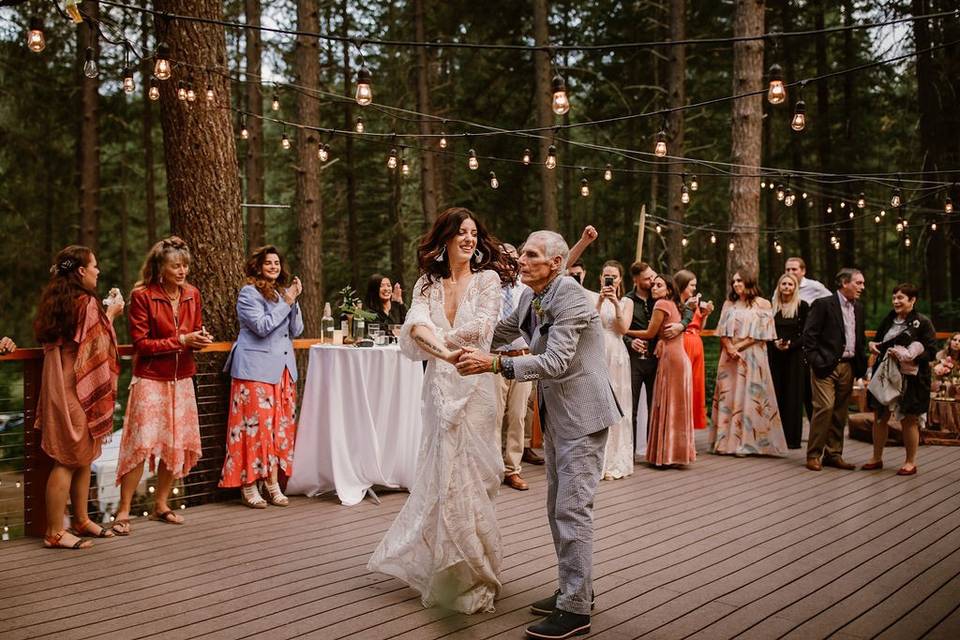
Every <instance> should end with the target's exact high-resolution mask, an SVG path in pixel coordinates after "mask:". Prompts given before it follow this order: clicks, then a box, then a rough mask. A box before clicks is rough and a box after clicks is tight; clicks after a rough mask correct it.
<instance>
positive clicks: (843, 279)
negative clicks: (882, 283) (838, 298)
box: [836, 267, 863, 287]
mask: <svg viewBox="0 0 960 640" xmlns="http://www.w3.org/2000/svg"><path fill="white" fill-rule="evenodd" d="M858 273H859V274H860V275H863V272H861V271H860V269H854V268H853V267H844V268H843V269H840V271H837V277H836V283H837V286H838V287H842V286H843V285H845V284H847V283H848V282H850V281H851V280H853V276H855V275H857V274H858Z"/></svg>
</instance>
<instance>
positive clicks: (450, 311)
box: [367, 208, 515, 613]
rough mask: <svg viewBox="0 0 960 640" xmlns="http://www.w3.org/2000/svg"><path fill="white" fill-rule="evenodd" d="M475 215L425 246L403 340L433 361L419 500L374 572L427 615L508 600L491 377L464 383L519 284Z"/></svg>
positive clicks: (443, 229) (396, 525)
mask: <svg viewBox="0 0 960 640" xmlns="http://www.w3.org/2000/svg"><path fill="white" fill-rule="evenodd" d="M499 246H500V243H499V241H497V240H496V239H494V238H492V237H491V236H489V235H488V234H487V233H486V231H485V230H484V228H483V225H482V224H481V223H480V222H478V221H477V220H476V218H475V217H474V215H473V214H472V213H471V212H470V211H468V210H467V209H463V208H454V209H448V210H447V211H445V212H444V213H443V214H441V215H440V216H439V217H438V218H437V221H436V222H435V223H434V225H433V229H431V231H430V232H429V233H428V234H427V236H425V238H424V239H423V240H422V241H421V243H420V247H419V249H418V251H417V257H418V260H419V263H420V268H421V272H423V274H424V275H422V276H421V277H420V279H419V280H418V281H417V284H416V286H415V287H414V290H413V294H414V298H413V304H412V305H411V306H410V310H409V312H408V314H407V319H406V322H405V323H404V325H403V331H402V333H401V335H400V348H401V350H402V351H403V353H404V354H405V355H406V356H408V357H410V358H412V359H415V360H424V359H426V360H427V361H428V363H427V369H426V374H425V376H424V381H423V385H424V386H423V396H422V408H423V435H422V438H421V444H420V452H419V456H418V461H417V477H416V480H415V481H414V485H413V487H411V489H410V497H409V498H407V502H406V504H404V506H403V509H402V510H401V511H400V514H399V515H398V516H397V518H396V520H394V522H393V524H392V525H391V526H390V529H389V530H388V531H387V533H386V535H385V536H384V538H383V540H382V541H381V542H380V545H379V546H378V547H377V549H376V551H374V553H373V556H372V557H371V558H370V561H369V562H368V563H367V568H368V569H370V570H371V571H379V572H381V573H386V574H389V575H392V576H395V577H397V578H399V579H401V580H403V581H404V582H406V583H407V584H408V585H410V586H411V587H413V588H414V589H416V590H417V591H418V592H419V593H420V596H421V601H422V602H423V605H424V606H427V607H429V606H433V605H440V606H442V607H445V608H448V609H453V610H455V611H461V612H463V613H475V612H479V611H493V601H494V598H496V596H497V594H498V593H499V592H500V587H501V584H500V578H499V575H500V563H501V557H502V552H501V546H500V530H499V528H498V526H497V519H496V514H495V511H494V502H493V501H494V498H495V497H496V495H497V492H498V490H499V487H500V483H501V482H502V480H503V456H502V455H501V453H500V435H499V432H498V429H497V426H498V425H497V424H495V422H494V415H495V414H496V411H495V409H496V400H495V398H496V396H495V392H494V379H493V376H492V375H491V374H484V375H479V376H468V377H462V376H460V375H459V374H458V373H457V370H456V368H455V367H454V366H453V364H452V363H455V362H456V360H457V358H458V356H459V354H460V351H461V349H462V348H463V347H466V346H469V347H474V348H476V349H480V350H482V351H489V350H490V342H491V340H492V338H493V331H494V328H495V327H496V324H497V320H498V318H499V315H500V303H501V300H502V295H501V280H502V278H501V274H503V278H504V279H505V280H506V281H511V280H510V278H513V277H515V276H514V274H515V271H513V270H514V269H515V265H512V264H511V263H510V259H509V258H507V257H506V256H504V255H503V254H502V252H501V251H500V249H499Z"/></svg>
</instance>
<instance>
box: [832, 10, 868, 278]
mask: <svg viewBox="0 0 960 640" xmlns="http://www.w3.org/2000/svg"><path fill="white" fill-rule="evenodd" d="M842 7H843V10H842V14H843V26H845V27H849V26H852V25H853V10H854V9H853V0H843V5H842ZM857 62H858V60H857V51H856V46H855V43H854V41H853V31H850V30H847V31H844V32H843V66H844V68H847V69H850V68H851V67H854V66H856V64H857ZM842 81H843V102H842V103H841V104H842V105H843V142H844V145H843V146H844V151H845V152H846V153H853V152H854V150H855V149H856V148H857V141H856V136H855V135H854V123H855V121H856V117H857V116H856V114H858V113H859V110H858V109H857V106H856V104H855V102H856V99H857V98H856V95H855V86H854V82H855V78H854V74H852V73H848V74H846V75H844V76H842ZM852 160H853V159H852V158H849V161H850V162H852ZM860 186H862V185H860ZM860 186H858V187H857V188H858V189H859V188H860ZM856 196H857V193H851V194H850V199H852V200H854V201H856ZM847 206H848V207H849V206H851V204H850V201H849V200H848V201H847ZM853 207H854V211H855V212H856V211H859V210H858V209H856V205H853ZM834 211H838V210H837V209H835V210H834ZM848 212H849V210H848V209H844V210H843V211H842V213H843V214H844V215H843V216H841V218H843V217H845V216H846V214H847V213H848ZM842 225H843V226H842V229H843V232H842V233H840V255H841V256H842V259H843V265H844V266H847V267H852V266H853V265H855V264H856V259H857V257H856V251H855V249H856V247H855V245H854V243H855V241H856V233H855V232H854V229H855V226H856V219H854V220H850V219H845V220H842Z"/></svg>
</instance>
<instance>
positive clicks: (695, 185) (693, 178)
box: [690, 174, 700, 191]
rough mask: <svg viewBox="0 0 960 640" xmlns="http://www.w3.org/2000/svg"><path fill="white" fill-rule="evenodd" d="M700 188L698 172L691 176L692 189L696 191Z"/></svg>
mask: <svg viewBox="0 0 960 640" xmlns="http://www.w3.org/2000/svg"><path fill="white" fill-rule="evenodd" d="M699 188H700V183H699V182H698V181H697V174H693V175H692V176H690V191H696V190H698V189H699Z"/></svg>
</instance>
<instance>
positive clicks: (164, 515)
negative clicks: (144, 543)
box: [150, 509, 183, 524]
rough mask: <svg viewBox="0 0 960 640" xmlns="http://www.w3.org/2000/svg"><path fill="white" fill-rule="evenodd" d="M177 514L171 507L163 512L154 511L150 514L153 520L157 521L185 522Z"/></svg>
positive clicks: (169, 522)
mask: <svg viewBox="0 0 960 640" xmlns="http://www.w3.org/2000/svg"><path fill="white" fill-rule="evenodd" d="M177 517H178V516H177V514H175V513H174V512H173V510H171V509H167V510H166V511H163V512H161V513H157V512H156V511H154V512H153V513H151V514H150V519H151V520H156V521H157V522H165V523H167V524H183V520H177Z"/></svg>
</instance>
